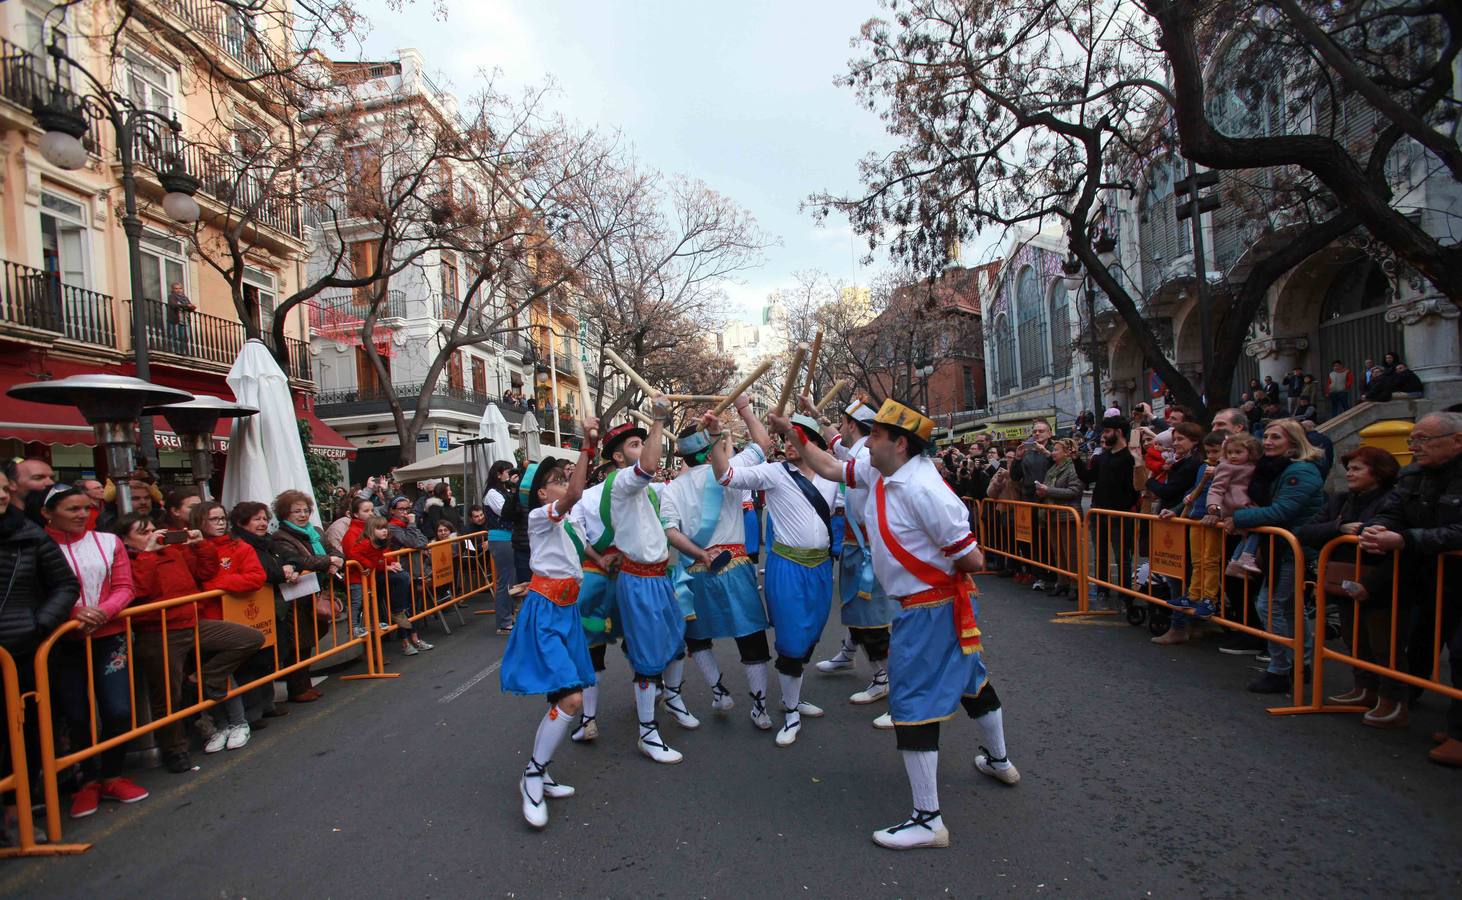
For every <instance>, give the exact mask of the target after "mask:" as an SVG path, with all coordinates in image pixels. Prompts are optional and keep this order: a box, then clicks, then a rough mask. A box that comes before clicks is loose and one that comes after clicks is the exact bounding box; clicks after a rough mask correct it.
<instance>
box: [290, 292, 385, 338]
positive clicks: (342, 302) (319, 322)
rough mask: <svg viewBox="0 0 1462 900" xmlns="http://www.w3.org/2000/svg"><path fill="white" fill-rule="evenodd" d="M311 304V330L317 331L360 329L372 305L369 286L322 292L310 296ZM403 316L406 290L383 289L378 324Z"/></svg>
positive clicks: (335, 331)
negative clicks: (317, 295) (335, 291)
mask: <svg viewBox="0 0 1462 900" xmlns="http://www.w3.org/2000/svg"><path fill="white" fill-rule="evenodd" d="M309 307H310V331H311V333H313V334H319V335H325V336H330V335H335V334H341V333H353V332H357V331H359V330H360V328H361V326H362V325H363V324H364V323H365V319H366V315H367V313H369V312H370V309H371V290H370V289H369V288H357V289H356V290H353V291H347V292H345V293H338V294H322V295H320V298H319V299H318V300H312V301H310V303H309ZM405 318H406V292H405V291H397V290H388V291H386V296H385V297H383V298H382V299H381V301H380V307H379V310H378V311H377V313H376V323H377V324H378V325H386V326H388V327H389V326H390V325H392V324H394V323H393V322H392V321H390V320H398V319H405Z"/></svg>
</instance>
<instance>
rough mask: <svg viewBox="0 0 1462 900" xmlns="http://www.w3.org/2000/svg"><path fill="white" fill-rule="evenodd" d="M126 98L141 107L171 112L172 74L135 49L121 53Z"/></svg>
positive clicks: (168, 113) (167, 114) (164, 112)
mask: <svg viewBox="0 0 1462 900" xmlns="http://www.w3.org/2000/svg"><path fill="white" fill-rule="evenodd" d="M123 60H124V62H125V67H124V68H125V73H124V85H125V89H126V92H127V99H129V100H131V101H132V102H133V103H135V104H136V105H137V106H139V107H141V108H143V109H150V110H152V111H154V112H159V113H162V114H163V115H165V116H170V115H172V114H173V74H172V73H171V72H169V71H168V70H167V69H164V68H163V67H162V66H159V65H158V64H157V63H155V62H152V61H151V60H149V59H148V58H147V57H146V56H144V55H143V54H142V53H140V52H138V51H136V50H128V51H126V52H125V53H124V54H123Z"/></svg>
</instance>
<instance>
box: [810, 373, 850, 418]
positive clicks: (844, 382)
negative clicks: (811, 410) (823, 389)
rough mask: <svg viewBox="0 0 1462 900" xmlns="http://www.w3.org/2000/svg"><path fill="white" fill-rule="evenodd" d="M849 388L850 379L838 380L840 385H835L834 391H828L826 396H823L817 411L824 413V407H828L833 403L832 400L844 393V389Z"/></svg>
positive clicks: (818, 402) (818, 403)
mask: <svg viewBox="0 0 1462 900" xmlns="http://www.w3.org/2000/svg"><path fill="white" fill-rule="evenodd" d="M847 386H848V379H846V378H839V379H838V383H837V384H835V385H833V388H832V390H830V391H828V392H827V393H826V394H823V395H822V399H821V400H819V401H817V411H818V412H822V408H823V407H824V406H827V405H828V404H829V403H831V402H832V399H833V398H834V397H836V396H837V395H838V394H841V393H842V392H843V388H845V387H847Z"/></svg>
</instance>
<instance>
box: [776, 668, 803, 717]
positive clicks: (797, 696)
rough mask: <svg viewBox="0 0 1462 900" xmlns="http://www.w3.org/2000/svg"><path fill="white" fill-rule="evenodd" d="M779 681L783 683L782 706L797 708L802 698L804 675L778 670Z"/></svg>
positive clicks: (784, 707)
mask: <svg viewBox="0 0 1462 900" xmlns="http://www.w3.org/2000/svg"><path fill="white" fill-rule="evenodd" d="M777 681H778V682H779V683H780V684H781V685H782V708H783V709H791V710H795V709H796V708H797V704H798V703H799V702H801V700H802V676H801V675H787V674H785V673H783V672H778V673H777Z"/></svg>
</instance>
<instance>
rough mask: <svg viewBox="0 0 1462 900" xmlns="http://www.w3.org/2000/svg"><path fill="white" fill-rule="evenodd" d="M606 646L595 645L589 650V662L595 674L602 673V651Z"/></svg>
mask: <svg viewBox="0 0 1462 900" xmlns="http://www.w3.org/2000/svg"><path fill="white" fill-rule="evenodd" d="M608 646H609V645H608V644H595V645H594V646H592V647H590V648H589V661H590V662H591V663H593V664H594V671H595V672H603V671H604V650H605V648H606V647H608Z"/></svg>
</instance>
